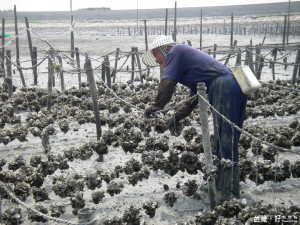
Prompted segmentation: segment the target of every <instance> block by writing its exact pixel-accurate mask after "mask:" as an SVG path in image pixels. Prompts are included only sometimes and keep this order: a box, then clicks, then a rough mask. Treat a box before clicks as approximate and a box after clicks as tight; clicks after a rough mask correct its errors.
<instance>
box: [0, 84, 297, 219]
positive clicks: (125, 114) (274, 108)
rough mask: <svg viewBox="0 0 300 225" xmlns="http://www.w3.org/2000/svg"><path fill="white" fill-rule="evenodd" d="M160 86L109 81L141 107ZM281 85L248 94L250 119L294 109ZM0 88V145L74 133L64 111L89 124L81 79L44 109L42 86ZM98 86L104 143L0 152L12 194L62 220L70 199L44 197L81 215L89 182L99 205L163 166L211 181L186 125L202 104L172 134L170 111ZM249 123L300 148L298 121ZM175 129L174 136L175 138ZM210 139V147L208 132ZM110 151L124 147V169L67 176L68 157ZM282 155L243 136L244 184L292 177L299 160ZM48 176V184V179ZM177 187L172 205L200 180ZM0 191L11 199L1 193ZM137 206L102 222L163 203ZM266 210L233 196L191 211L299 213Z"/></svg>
mask: <svg viewBox="0 0 300 225" xmlns="http://www.w3.org/2000/svg"><path fill="white" fill-rule="evenodd" d="M157 84H158V80H151V79H150V78H148V79H147V82H146V83H144V84H140V83H139V84H136V83H135V82H131V81H129V82H127V83H121V84H112V89H113V91H114V92H115V94H117V95H118V96H121V97H122V99H123V100H125V102H129V103H130V104H132V105H135V106H136V107H137V108H138V109H140V110H143V109H145V106H146V104H148V103H149V102H150V101H151V100H152V97H153V96H154V95H155V94H156V89H157ZM278 85H281V86H288V85H289V83H288V81H276V82H275V83H274V82H270V83H269V84H268V85H263V88H262V89H261V90H260V92H259V93H258V98H257V99H255V98H252V99H250V100H249V102H248V112H247V117H248V118H250V117H251V118H257V117H259V116H262V117H270V116H288V115H294V114H296V113H298V112H299V107H300V104H299V103H300V98H299V94H298V92H290V91H286V90H281V89H280V88H278ZM0 89H1V93H0V105H1V107H0V145H1V144H4V145H7V144H9V143H10V142H12V141H17V140H18V141H20V142H24V141H28V134H30V135H33V136H34V137H37V138H41V139H42V140H45V141H47V138H46V137H47V136H49V135H53V136H55V135H57V133H59V132H60V133H61V132H62V133H63V134H67V133H68V132H70V130H72V126H71V120H70V118H72V122H73V121H74V120H75V122H77V123H78V124H79V125H83V124H86V123H95V118H94V113H93V104H92V101H91V95H90V90H89V87H88V85H87V84H85V83H82V84H81V88H80V89H76V88H71V89H68V90H66V91H64V92H59V91H54V93H53V95H52V107H51V109H50V110H48V109H47V92H46V91H45V90H43V89H39V88H21V89H20V90H18V92H14V95H13V96H12V97H11V98H9V97H8V95H7V93H6V92H5V89H3V87H1V88H0ZM97 89H98V105H99V109H100V110H101V126H105V127H107V128H108V129H106V130H104V131H103V133H102V136H101V138H100V140H98V141H91V140H87V141H86V142H85V143H83V144H82V145H81V146H79V147H70V148H67V149H65V150H64V151H63V152H61V154H53V153H51V151H50V152H47V153H46V154H43V155H32V156H30V157H28V158H27V159H26V158H25V157H23V156H16V157H15V158H14V159H13V160H10V161H8V160H6V158H5V157H3V158H0V181H1V182H3V183H6V184H8V185H9V187H10V189H11V191H12V192H13V193H14V194H15V195H16V196H17V197H18V198H20V199H21V200H22V201H26V200H27V199H28V198H29V197H30V198H31V197H32V199H33V200H34V201H35V202H36V203H38V205H36V207H37V208H36V209H37V210H38V211H41V212H43V213H46V214H49V213H51V216H53V217H60V216H61V215H63V214H64V213H66V212H67V211H68V208H67V207H66V205H63V204H51V206H50V208H49V209H47V208H46V207H45V206H43V205H42V203H43V202H45V201H51V197H50V196H51V195H53V194H54V195H55V196H56V197H57V198H61V199H63V198H67V199H68V200H69V202H70V206H71V207H72V213H73V214H74V215H77V212H78V210H80V209H82V208H84V207H85V206H86V204H87V200H86V199H85V198H84V192H85V191H86V190H87V189H88V190H91V191H92V192H91V195H90V197H91V201H90V202H92V203H93V204H99V203H100V202H101V201H103V199H105V197H106V196H107V197H108V195H109V197H116V196H117V195H119V194H120V193H121V192H123V191H124V189H125V188H126V185H132V186H136V185H137V184H138V183H139V182H142V181H143V180H147V179H148V178H149V177H150V174H151V173H152V172H157V171H163V172H164V173H166V174H168V175H170V176H175V175H176V174H178V172H183V173H187V174H190V175H196V174H198V175H200V176H203V177H204V178H207V174H206V173H205V162H204V150H203V147H202V136H201V135H199V134H198V132H197V130H196V128H195V126H193V125H192V122H193V123H194V122H196V123H198V124H199V123H200V122H199V116H198V115H199V112H198V109H196V110H195V111H194V112H193V113H192V114H191V115H190V117H188V118H186V119H184V120H183V121H181V125H180V126H179V127H178V129H177V132H176V133H170V132H169V130H168V127H167V124H166V118H167V117H169V116H171V115H170V113H167V114H166V113H161V114H157V115H156V116H155V117H153V118H150V119H146V118H144V116H143V115H142V114H141V113H139V112H135V108H134V107H132V106H130V105H128V104H125V103H124V102H123V101H121V100H120V99H117V98H115V96H114V95H113V94H112V93H111V92H110V90H108V89H107V88H106V87H104V86H103V85H102V83H97ZM186 91H187V90H186V89H185V88H184V87H181V86H180V87H178V88H177V89H176V95H174V97H173V99H172V101H171V102H170V103H169V105H168V107H174V106H175V105H177V104H178V102H180V101H182V100H184V99H185V98H186ZM24 111H26V112H27V113H26V114H25V118H21V116H20V112H24ZM245 129H246V130H247V131H248V132H249V133H251V134H253V135H254V136H256V137H260V138H261V139H263V140H266V141H267V142H269V143H272V144H274V145H276V146H278V147H282V148H285V149H290V150H291V149H292V148H299V146H300V132H299V130H300V122H299V120H297V119H295V120H294V121H291V122H290V123H289V124H283V125H282V126H280V127H261V126H258V125H255V126H251V125H248V126H246V127H245ZM73 131H76V130H75V129H73ZM171 135H174V136H175V137H176V138H175V141H174V140H173V138H172V137H171ZM177 137H180V138H177ZM210 138H211V143H212V145H213V135H211V136H210ZM42 140H41V141H42ZM47 144H49V143H47ZM111 149H113V150H116V151H119V150H120V151H123V152H124V153H126V155H131V156H132V157H131V158H130V159H129V160H127V161H125V162H123V164H122V166H121V165H115V167H114V168H108V169H107V170H103V169H102V170H95V171H94V172H93V173H90V174H85V175H78V174H72V175H70V174H69V168H70V166H69V164H70V162H74V161H75V162H76V161H77V160H94V159H95V157H93V156H94V154H96V156H98V159H96V160H95V162H94V163H95V164H97V163H99V162H102V161H105V157H103V156H105V155H106V154H108V153H109V151H110V150H111ZM278 154H279V152H278V151H277V150H276V149H273V148H271V147H267V146H265V145H263V144H261V143H258V142H256V141H253V140H251V138H249V137H248V136H246V135H243V134H242V135H241V139H240V143H239V166H240V172H241V181H244V182H247V181H248V180H251V181H253V182H256V183H257V184H258V185H259V184H263V183H264V182H265V181H273V182H282V181H285V180H286V179H289V178H299V177H300V161H299V160H298V161H295V162H290V161H288V160H285V161H284V160H282V161H281V162H280V163H277V162H276V157H277V155H278ZM136 156H138V157H136ZM253 157H259V158H260V161H259V162H258V163H256V162H255V161H254V160H253ZM214 162H215V163H216V164H220V165H221V166H223V167H231V166H232V163H231V162H230V161H229V160H222V161H218V160H217V159H216V158H214ZM57 174H59V175H57ZM124 177H125V179H124ZM118 178H120V179H118ZM46 180H47V181H48V183H47V185H45V181H46ZM49 180H50V181H51V182H50V183H51V185H49ZM104 182H105V183H104ZM176 188H177V189H180V191H178V190H177V192H175V191H173V189H172V190H170V188H169V186H168V185H166V184H165V185H164V190H165V191H166V193H165V194H163V196H162V199H161V200H162V201H164V202H165V204H166V205H167V206H169V207H173V206H174V205H175V204H178V203H177V199H178V198H179V197H180V195H184V196H186V197H190V198H194V199H200V194H199V192H198V190H199V186H198V185H197V182H196V180H187V181H185V182H182V183H181V182H178V183H177V185H176ZM1 197H2V198H3V199H8V198H9V197H8V196H7V195H6V194H5V191H3V192H2V190H1ZM92 203H91V204H92ZM141 207H142V208H138V207H133V206H131V207H129V208H128V209H127V210H125V211H124V212H123V215H122V216H121V217H120V218H118V217H115V218H114V219H110V220H107V221H105V222H104V224H124V223H127V224H139V223H140V222H141V221H140V218H141V213H142V210H144V212H145V213H146V215H148V216H149V217H150V218H153V217H155V214H156V209H157V208H158V207H159V203H158V202H157V201H147V202H145V203H144V204H143V205H142V206H141ZM263 207H264V206H263V205H262V203H258V202H255V203H254V204H253V205H251V206H249V205H248V204H245V202H244V201H242V200H231V201H226V202H224V204H223V205H222V206H218V207H217V208H216V209H215V210H214V211H212V212H210V211H205V210H204V211H202V212H201V213H200V214H199V215H197V216H195V219H194V220H195V223H196V224H197V223H198V224H229V223H232V222H233V219H232V218H236V219H237V220H238V221H240V222H241V223H246V222H249V221H250V222H251V220H253V217H254V216H255V215H257V213H259V214H261V213H262V212H263V213H265V214H268V213H270V215H271V213H272V212H271V211H272V210H281V211H282V212H285V213H287V214H288V215H289V214H291V215H298V214H297V213H298V212H299V209H298V208H295V207H294V208H292V207H291V208H289V209H287V208H283V207H282V208H280V209H274V208H273V207H271V206H270V207H269V208H268V207H265V208H263ZM259 210H261V211H259ZM297 210H298V211H297ZM255 213H256V214H255ZM28 219H29V220H30V221H36V222H41V223H44V222H45V220H44V218H42V217H40V216H37V215H33V214H29V215H28ZM3 220H4V222H5V223H6V224H21V223H22V222H23V221H24V218H23V217H22V210H21V209H20V208H16V207H15V208H14V207H11V208H9V209H6V210H5V211H4V213H3Z"/></svg>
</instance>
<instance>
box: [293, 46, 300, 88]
mask: <svg viewBox="0 0 300 225" xmlns="http://www.w3.org/2000/svg"><path fill="white" fill-rule="evenodd" d="M299 64H300V46H298V50H297V55H296V60H295V65H294V70H293V76H292V84H296V76H297V70H300V66H299Z"/></svg>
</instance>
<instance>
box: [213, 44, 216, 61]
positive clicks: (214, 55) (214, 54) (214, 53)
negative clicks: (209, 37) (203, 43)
mask: <svg viewBox="0 0 300 225" xmlns="http://www.w3.org/2000/svg"><path fill="white" fill-rule="evenodd" d="M216 56H217V44H214V52H213V57H214V58H216Z"/></svg>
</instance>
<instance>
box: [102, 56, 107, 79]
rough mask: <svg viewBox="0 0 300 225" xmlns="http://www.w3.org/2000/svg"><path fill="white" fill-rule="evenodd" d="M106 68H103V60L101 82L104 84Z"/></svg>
mask: <svg viewBox="0 0 300 225" xmlns="http://www.w3.org/2000/svg"><path fill="white" fill-rule="evenodd" d="M105 68H106V66H105V58H104V61H103V62H102V64H101V79H102V81H103V82H105V73H106V69H105Z"/></svg>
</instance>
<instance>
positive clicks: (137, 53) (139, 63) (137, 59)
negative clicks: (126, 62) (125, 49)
mask: <svg viewBox="0 0 300 225" xmlns="http://www.w3.org/2000/svg"><path fill="white" fill-rule="evenodd" d="M134 50H135V56H136V62H137V66H138V69H139V73H140V78H141V83H143V82H144V81H143V74H142V66H141V61H140V55H139V52H138V48H137V47H135V48H134Z"/></svg>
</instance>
